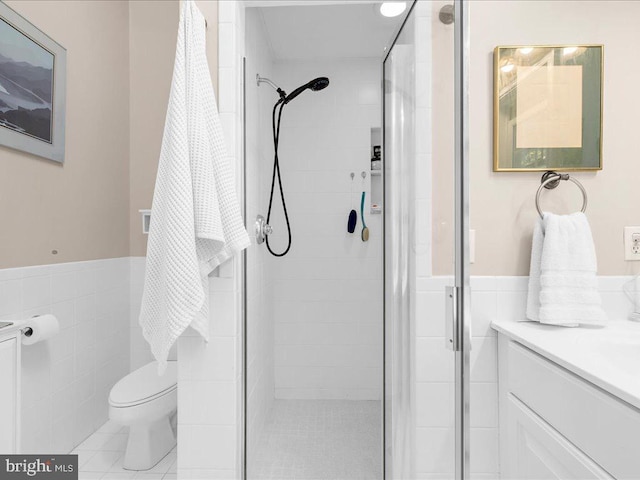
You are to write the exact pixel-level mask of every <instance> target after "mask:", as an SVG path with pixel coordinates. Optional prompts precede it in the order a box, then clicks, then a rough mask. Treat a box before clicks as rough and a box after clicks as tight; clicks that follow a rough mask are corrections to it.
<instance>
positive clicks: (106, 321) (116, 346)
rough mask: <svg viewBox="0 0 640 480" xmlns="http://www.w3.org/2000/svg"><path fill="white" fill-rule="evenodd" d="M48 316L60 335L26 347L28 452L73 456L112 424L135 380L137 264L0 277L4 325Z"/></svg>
mask: <svg viewBox="0 0 640 480" xmlns="http://www.w3.org/2000/svg"><path fill="white" fill-rule="evenodd" d="M45 313H52V314H54V315H55V316H56V317H58V319H59V321H60V333H59V334H58V335H56V336H55V337H53V338H51V339H49V340H45V341H43V342H41V343H37V344H35V345H30V346H23V348H22V372H21V373H22V391H21V402H22V405H21V407H22V414H21V427H22V428H21V445H20V452H21V453H42V452H51V453H68V452H70V451H71V450H72V449H73V448H74V447H75V446H76V445H78V444H79V443H81V442H82V441H83V440H84V439H85V438H87V437H88V436H89V435H91V434H92V433H93V432H94V431H95V430H96V429H97V428H99V427H100V426H101V425H102V424H104V423H105V421H106V420H107V418H108V395H109V391H110V390H111V387H112V386H113V385H114V384H115V383H116V382H117V381H118V380H120V378H122V377H123V376H124V375H126V374H127V373H129V258H115V259H109V260H96V261H88V262H74V263H65V264H57V265H45V266H38V267H25V268H12V269H5V270H0V315H1V316H0V320H22V319H27V318H30V317H32V316H34V315H41V314H45Z"/></svg>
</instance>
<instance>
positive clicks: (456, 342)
mask: <svg viewBox="0 0 640 480" xmlns="http://www.w3.org/2000/svg"><path fill="white" fill-rule="evenodd" d="M444 293H445V295H444V296H445V314H444V341H445V347H446V348H448V349H450V350H453V351H454V352H457V351H459V350H460V331H459V330H460V329H459V325H458V287H450V286H447V287H444Z"/></svg>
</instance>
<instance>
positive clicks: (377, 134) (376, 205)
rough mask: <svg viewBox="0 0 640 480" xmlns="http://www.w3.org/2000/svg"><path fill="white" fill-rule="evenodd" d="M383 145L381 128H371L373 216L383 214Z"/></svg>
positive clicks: (371, 196)
mask: <svg viewBox="0 0 640 480" xmlns="http://www.w3.org/2000/svg"><path fill="white" fill-rule="evenodd" d="M381 145H382V130H381V129H380V127H373V128H371V167H370V174H371V195H370V198H371V210H370V212H371V213H372V214H374V215H375V214H380V213H382V160H381V154H380V146H381Z"/></svg>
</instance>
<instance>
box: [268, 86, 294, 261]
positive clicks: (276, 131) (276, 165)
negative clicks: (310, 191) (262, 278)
mask: <svg viewBox="0 0 640 480" xmlns="http://www.w3.org/2000/svg"><path fill="white" fill-rule="evenodd" d="M278 106H279V107H280V109H279V110H278ZM284 106H285V103H284V99H283V98H281V99H280V100H278V101H277V102H276V104H275V105H274V106H273V113H272V114H271V120H272V130H273V150H274V154H273V174H272V175H271V193H270V194H269V210H268V211H267V225H270V224H271V222H270V220H271V207H272V206H273V189H274V187H275V184H276V176H277V177H278V186H279V187H280V198H281V199H282V210H283V211H284V219H285V221H286V222H287V235H288V236H289V240H288V243H287V248H286V249H285V250H284V252H282V253H276V252H274V251H273V250H271V246H270V245H269V236H268V235H267V239H266V240H267V250H269V253H271V255H273V256H274V257H284V256H285V255H286V254H287V253H288V252H289V249H290V248H291V225H290V224H289V214H288V213H287V203H286V202H285V200H284V190H283V189H282V177H281V176H280V162H279V160H278V142H279V140H280V119H281V118H282V109H283V108H284ZM276 110H277V111H278V123H277V125H276Z"/></svg>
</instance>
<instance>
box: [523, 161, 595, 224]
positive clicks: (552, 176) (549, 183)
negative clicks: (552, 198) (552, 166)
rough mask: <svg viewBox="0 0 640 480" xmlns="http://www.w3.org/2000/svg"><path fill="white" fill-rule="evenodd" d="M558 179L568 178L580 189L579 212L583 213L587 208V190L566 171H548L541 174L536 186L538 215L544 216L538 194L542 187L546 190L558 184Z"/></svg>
mask: <svg viewBox="0 0 640 480" xmlns="http://www.w3.org/2000/svg"><path fill="white" fill-rule="evenodd" d="M560 180H569V181H571V182H573V183H574V184H575V185H576V186H577V187H578V188H579V189H580V191H581V192H582V199H583V202H582V210H581V212H582V213H584V212H585V211H586V210H587V191H586V190H585V189H584V187H583V186H582V184H581V183H580V182H579V181H578V180H576V179H575V178H573V177H571V176H570V175H569V174H568V173H558V172H553V171H549V172H545V173H544V174H543V175H542V179H541V180H540V186H539V187H538V191H537V192H536V210H538V215H540V218H544V215H543V214H542V210H541V209H540V194H541V193H542V189H543V188H546V189H548V190H552V189H554V188H556V187H557V186H558V185H560Z"/></svg>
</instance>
